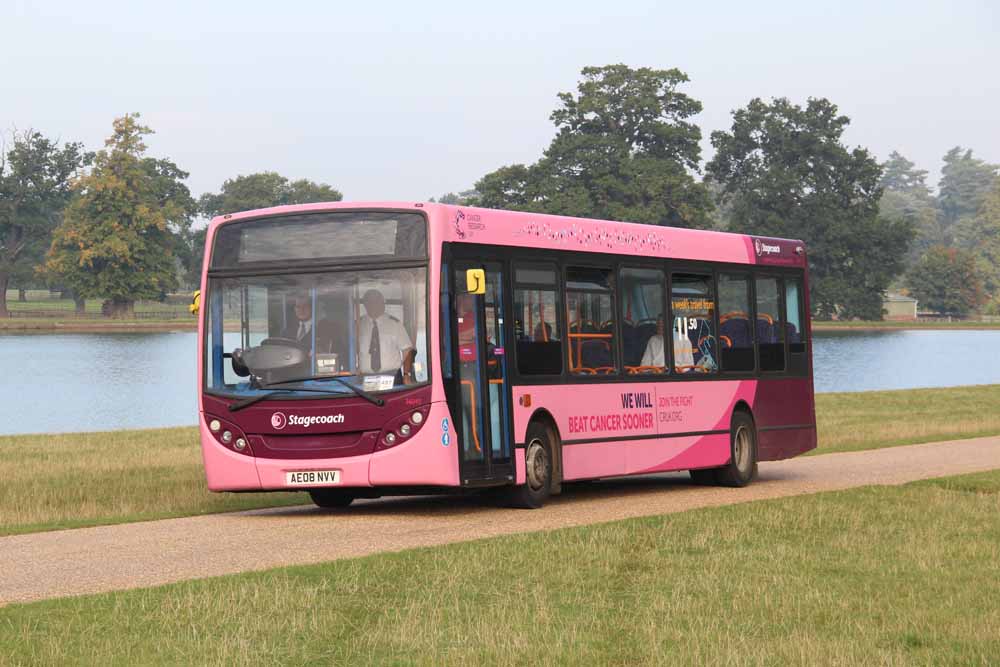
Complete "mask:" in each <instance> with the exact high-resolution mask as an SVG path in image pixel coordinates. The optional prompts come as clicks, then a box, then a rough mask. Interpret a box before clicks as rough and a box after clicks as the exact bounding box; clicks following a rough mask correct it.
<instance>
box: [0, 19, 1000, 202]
mask: <svg viewBox="0 0 1000 667" xmlns="http://www.w3.org/2000/svg"><path fill="white" fill-rule="evenodd" d="M998 7H1000V4H998V3H996V2H989V1H985V0H984V1H981V2H963V1H960V0H956V1H953V2H920V1H918V0H911V1H908V2H883V3H879V2H874V1H868V2H824V3H810V2H802V1H801V0H799V1H796V2H790V1H789V2H770V3H769V2H747V1H746V0H744V1H742V2H685V3H669V2H629V1H628V0H617V1H608V0H605V1H603V2H589V1H585V0H576V1H575V2H564V3H545V2H542V1H541V0H533V1H532V2H520V1H517V0H506V1H505V2H500V3H490V4H489V5H485V4H484V3H473V2H463V3H457V2H407V3H394V2H343V3H341V2H334V1H327V2H296V1H295V0H286V1H285V2H275V1H274V0H269V1H268V2H254V1H250V0H242V1H240V2H215V1H213V0H201V1H199V2H192V1H190V0H173V1H171V2H155V3H154V2H148V3H147V2H142V1H141V0H128V1H124V2H110V1H101V0H90V1H88V2H80V1H79V0H72V1H56V0H53V1H44V0H36V1H29V0H0V46H2V48H0V72H2V75H0V128H3V129H10V128H13V127H17V128H22V129H23V128H27V127H33V128H36V129H38V130H41V131H42V132H44V133H45V134H48V135H54V136H58V137H60V138H62V139H63V140H74V141H83V142H85V143H86V145H87V146H88V147H91V148H97V147H99V146H101V145H102V143H103V140H104V138H105V137H106V136H107V135H108V134H109V133H110V129H111V121H112V119H113V118H114V117H115V116H119V115H122V114H123V113H125V112H129V111H139V112H141V113H142V114H143V117H144V120H145V122H146V123H147V124H149V125H151V126H152V127H153V128H154V129H155V130H156V135H155V136H153V137H151V138H150V139H149V141H148V143H149V146H150V153H151V154H152V155H156V156H166V157H169V158H171V159H172V160H174V161H175V162H176V163H177V164H178V165H179V166H180V167H181V168H182V169H185V170H187V171H189V172H191V177H190V179H189V181H188V185H189V186H190V188H191V190H192V191H193V192H194V193H195V194H196V195H197V194H200V193H202V192H205V191H214V190H217V189H218V188H219V186H220V185H221V183H222V181H223V180H225V179H226V178H230V177H233V176H235V175H237V174H246V173H251V172H254V171H261V170H275V171H278V172H280V173H282V174H284V175H287V176H289V177H294V178H301V177H305V178H310V179H313V180H318V181H323V182H326V183H330V184H331V185H334V186H335V187H337V188H339V189H340V190H341V191H343V192H344V194H345V198H347V199H419V200H423V199H427V198H429V197H432V196H437V195H440V194H442V193H445V192H448V191H453V190H461V189H465V188H468V187H471V186H472V184H473V183H474V182H475V181H476V180H477V179H478V178H479V177H480V176H482V175H483V174H485V173H487V172H488V171H491V170H493V169H495V168H497V167H499V166H501V165H505V164H510V163H514V162H532V161H534V160H536V159H537V158H538V157H539V156H540V154H541V151H542V150H543V149H544V148H545V147H546V146H547V145H548V143H549V141H550V140H551V138H552V135H553V132H554V130H553V126H552V124H551V122H550V121H549V120H548V116H549V113H550V112H551V111H552V109H553V108H555V106H556V93H558V92H560V91H567V90H575V86H576V82H577V79H578V74H579V71H580V69H581V68H582V67H584V66H586V65H604V64H609V63H618V62H623V63H626V64H628V65H630V66H633V67H638V66H649V67H656V68H670V67H677V68H680V69H681V70H682V71H684V72H686V73H687V74H688V76H690V78H691V83H690V84H689V85H687V86H686V87H684V88H682V90H684V92H686V93H688V94H689V95H692V96H693V97H695V98H696V99H698V100H700V101H701V102H702V103H703V105H704V107H705V109H704V112H703V113H702V114H701V115H700V116H699V117H698V118H697V121H698V123H699V124H700V126H701V128H702V131H703V134H704V141H703V147H704V153H703V157H706V158H707V157H710V155H711V146H710V144H709V142H708V135H709V133H710V132H711V131H712V130H715V129H724V128H728V127H729V124H730V112H731V111H732V110H733V109H735V108H737V107H740V106H743V105H744V104H745V103H746V102H747V101H748V100H749V99H750V98H751V97H755V96H761V97H765V98H766V97H772V96H785V97H789V98H791V99H792V100H793V101H796V102H804V101H805V100H806V98H807V97H809V96H817V97H819V96H822V97H827V98H829V99H830V100H832V101H833V102H834V103H836V104H837V105H839V107H840V110H841V112H842V113H845V114H847V115H848V116H850V117H851V119H852V123H851V126H850V128H849V129H848V131H847V134H846V140H847V142H848V143H849V144H851V145H857V144H860V145H862V146H866V147H868V148H869V149H871V150H872V151H873V152H874V153H875V155H876V156H877V157H878V158H879V159H884V158H885V157H886V156H887V155H888V154H889V152H890V151H892V150H899V151H900V152H902V153H903V154H904V155H906V156H907V157H909V158H910V159H912V160H914V161H916V162H917V163H918V165H920V166H922V167H923V168H925V169H929V170H931V172H932V173H931V178H930V180H931V183H932V184H936V182H937V178H938V174H937V171H938V169H939V168H940V157H941V156H942V155H943V154H944V152H945V151H946V150H947V149H948V148H950V147H951V146H954V145H956V144H960V145H963V146H967V147H971V148H973V149H974V150H975V152H976V154H977V155H978V156H979V157H982V158H984V159H987V160H989V161H991V162H1000V126H998V120H997V119H998V118H1000V71H998V65H1000V9H998Z"/></svg>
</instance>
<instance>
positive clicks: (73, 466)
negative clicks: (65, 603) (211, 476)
mask: <svg viewBox="0 0 1000 667" xmlns="http://www.w3.org/2000/svg"><path fill="white" fill-rule="evenodd" d="M0 480H3V482H2V483H0V535H11V534H17V533H29V532H38V531H42V530H56V529H60V528H78V527H82V526H94V525H102V524H112V523H125V522H129V521H146V520H151V519H166V518H170V517H178V516H192V515H196V514H211V513H214V512H229V511H235V510H242V509H249V508H254V507H265V506H277V505H292V504H301V503H303V502H307V501H308V498H306V497H305V496H303V495H302V494H297V493H280V494H265V493H254V494H232V493H226V494H220V493H209V491H208V490H207V489H206V488H205V475H204V471H203V468H202V463H201V450H200V448H199V444H198V431H197V429H194V428H171V429H152V430H147V431H110V432H106V433H71V434H64V435H28V436H3V437H0Z"/></svg>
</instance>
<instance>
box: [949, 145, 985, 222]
mask: <svg viewBox="0 0 1000 667" xmlns="http://www.w3.org/2000/svg"><path fill="white" fill-rule="evenodd" d="M997 170H998V167H997V165H995V164H988V163H986V162H983V161H982V160H980V159H979V158H976V157H973V155H972V151H971V150H967V149H963V148H962V147H961V146H955V147H954V148H952V149H951V150H950V151H948V152H947V153H946V154H945V156H944V166H942V167H941V180H940V181H939V182H938V198H937V201H938V207H939V208H940V211H941V224H942V226H943V227H944V229H945V232H946V233H950V232H951V231H952V227H953V225H955V224H956V223H958V222H959V221H960V220H962V219H963V218H967V217H970V216H973V215H975V214H976V213H977V212H978V211H979V207H980V206H981V205H982V202H983V199H984V198H985V197H986V194H987V193H988V192H989V190H990V188H991V187H992V185H993V180H994V179H995V178H996V176H997Z"/></svg>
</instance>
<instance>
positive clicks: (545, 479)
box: [510, 423, 553, 509]
mask: <svg viewBox="0 0 1000 667" xmlns="http://www.w3.org/2000/svg"><path fill="white" fill-rule="evenodd" d="M524 440H525V445H524V467H525V471H524V484H520V485H518V486H515V487H514V489H513V490H512V491H511V494H510V504H511V505H512V506H513V507H520V508H524V509H537V508H539V507H541V506H542V505H544V504H545V501H546V500H548V498H549V494H550V493H551V492H552V461H553V457H552V436H551V435H550V434H549V431H548V429H546V428H545V427H544V426H542V425H541V424H538V423H535V424H531V425H530V426H528V433H527V435H526V437H525V439H524Z"/></svg>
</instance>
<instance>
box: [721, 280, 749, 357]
mask: <svg viewBox="0 0 1000 667" xmlns="http://www.w3.org/2000/svg"><path fill="white" fill-rule="evenodd" d="M753 334H754V325H753V322H751V321H750V277H749V276H748V275H741V274H729V273H720V274H719V352H720V355H721V358H722V370H723V372H733V373H739V372H747V371H752V370H753V369H754V363H755V362H754V354H753Z"/></svg>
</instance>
